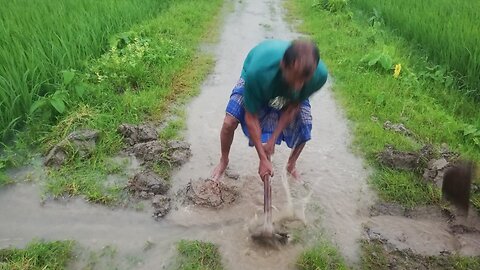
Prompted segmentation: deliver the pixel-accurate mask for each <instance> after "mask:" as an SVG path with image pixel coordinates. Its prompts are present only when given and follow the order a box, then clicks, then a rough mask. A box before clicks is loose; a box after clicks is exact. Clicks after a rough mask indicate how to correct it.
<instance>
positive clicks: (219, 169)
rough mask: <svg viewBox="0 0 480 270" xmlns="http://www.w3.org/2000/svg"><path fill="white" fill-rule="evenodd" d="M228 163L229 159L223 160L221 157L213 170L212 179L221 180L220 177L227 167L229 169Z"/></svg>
mask: <svg viewBox="0 0 480 270" xmlns="http://www.w3.org/2000/svg"><path fill="white" fill-rule="evenodd" d="M227 165H228V160H223V159H220V162H219V163H218V165H217V167H215V169H214V170H213V172H212V177H211V178H212V180H213V181H220V178H222V176H223V174H224V173H225V169H227Z"/></svg>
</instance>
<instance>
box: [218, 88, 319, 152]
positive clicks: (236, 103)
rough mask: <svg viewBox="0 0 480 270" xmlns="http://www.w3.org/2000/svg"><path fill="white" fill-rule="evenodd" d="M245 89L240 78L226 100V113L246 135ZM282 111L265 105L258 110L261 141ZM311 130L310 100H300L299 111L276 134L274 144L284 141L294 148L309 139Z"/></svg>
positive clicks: (269, 133) (266, 137)
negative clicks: (228, 99) (236, 121)
mask: <svg viewBox="0 0 480 270" xmlns="http://www.w3.org/2000/svg"><path fill="white" fill-rule="evenodd" d="M244 91H245V81H244V80H243V79H240V80H239V81H238V82H237V84H236V85H235V87H234V88H233V91H232V94H231V95H230V101H229V102H228V105H227V109H226V113H228V114H229V115H231V116H233V117H235V118H236V119H237V120H238V122H239V123H240V124H241V126H242V130H243V133H244V134H245V136H247V137H248V138H250V136H249V135H248V128H247V124H246V122H245V107H244V106H243V93H244ZM281 114H282V111H281V110H280V109H276V108H273V107H271V106H268V105H267V106H265V107H264V108H262V109H260V110H259V112H258V114H257V115H258V119H259V121H260V127H261V129H262V143H266V142H267V141H268V140H269V139H270V137H271V136H272V134H273V132H274V130H275V128H276V127H277V125H278V120H279V119H280V115H281ZM311 132H312V114H311V107H310V102H309V101H308V99H307V100H304V101H302V103H301V104H300V112H299V113H298V115H297V118H296V119H295V120H294V121H293V122H292V123H290V125H289V126H287V127H286V128H285V129H284V130H283V132H282V133H281V134H280V136H278V138H277V141H276V144H281V142H282V141H284V142H285V143H286V144H287V146H288V147H289V148H294V147H296V146H297V145H299V144H302V143H304V142H307V141H308V140H310V139H311ZM249 145H250V146H253V142H252V141H251V140H250V139H249Z"/></svg>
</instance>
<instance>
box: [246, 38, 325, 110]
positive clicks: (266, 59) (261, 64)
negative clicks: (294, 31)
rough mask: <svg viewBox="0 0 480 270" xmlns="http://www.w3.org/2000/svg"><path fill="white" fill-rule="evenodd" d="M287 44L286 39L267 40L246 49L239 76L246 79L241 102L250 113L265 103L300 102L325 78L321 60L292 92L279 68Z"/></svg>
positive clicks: (279, 104) (320, 84)
mask: <svg viewBox="0 0 480 270" xmlns="http://www.w3.org/2000/svg"><path fill="white" fill-rule="evenodd" d="M290 44H291V43H290V42H289V41H282V40H267V41H263V42H262V43H260V44H258V45H257V46H256V47H254V48H253V49H252V50H251V51H250V52H249V53H248V55H247V58H246V59H245V62H244V63H243V70H242V75H241V77H242V78H243V79H244V80H245V92H244V106H245V109H246V110H247V111H249V112H250V113H257V112H258V110H259V109H260V108H262V107H265V106H267V105H270V106H274V107H278V108H280V107H282V106H283V105H285V104H287V103H292V102H301V101H303V100H305V99H307V98H308V97H310V96H311V95H312V94H313V93H315V92H316V91H318V90H319V89H320V88H321V87H322V86H323V85H324V84H325V82H326V81H327V76H328V72H327V68H326V66H325V64H324V63H323V62H322V61H321V60H320V61H319V63H318V66H317V69H316V71H315V74H314V75H313V77H312V78H311V79H310V80H309V81H308V82H306V83H305V84H304V86H303V88H302V89H301V91H300V92H299V93H297V94H295V91H293V89H291V87H289V86H288V84H287V83H286V82H285V80H284V79H283V76H282V71H281V69H280V63H281V62H282V59H283V55H284V53H285V51H286V50H287V48H288V46H290Z"/></svg>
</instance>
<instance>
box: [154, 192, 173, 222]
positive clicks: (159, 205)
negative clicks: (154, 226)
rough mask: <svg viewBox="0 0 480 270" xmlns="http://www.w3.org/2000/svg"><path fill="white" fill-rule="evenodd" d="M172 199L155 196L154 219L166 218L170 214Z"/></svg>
mask: <svg viewBox="0 0 480 270" xmlns="http://www.w3.org/2000/svg"><path fill="white" fill-rule="evenodd" d="M170 201H171V200H170V198H169V197H167V196H164V195H155V196H154V197H153V199H152V206H153V209H154V211H153V217H154V218H155V219H158V218H161V217H164V216H165V215H166V214H167V213H168V212H170V209H171V204H170Z"/></svg>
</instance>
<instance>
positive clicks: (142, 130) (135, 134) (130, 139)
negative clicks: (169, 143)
mask: <svg viewBox="0 0 480 270" xmlns="http://www.w3.org/2000/svg"><path fill="white" fill-rule="evenodd" d="M117 131H118V133H120V134H122V136H123V139H124V141H125V143H127V144H129V145H131V146H133V145H135V144H137V143H144V142H149V141H154V140H157V139H158V132H157V130H156V129H155V127H153V126H150V125H145V124H144V125H138V126H136V125H130V124H121V125H120V126H119V127H118V128H117Z"/></svg>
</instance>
